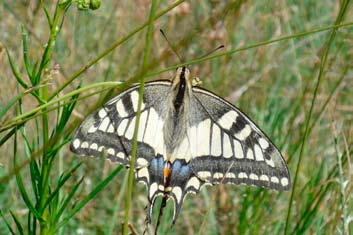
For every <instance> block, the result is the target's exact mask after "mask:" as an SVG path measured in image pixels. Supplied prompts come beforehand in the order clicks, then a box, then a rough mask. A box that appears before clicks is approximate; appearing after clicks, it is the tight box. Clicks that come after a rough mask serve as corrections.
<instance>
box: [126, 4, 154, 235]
mask: <svg viewBox="0 0 353 235" xmlns="http://www.w3.org/2000/svg"><path fill="white" fill-rule="evenodd" d="M155 12H156V0H152V4H151V10H150V15H149V19H148V28H147V34H146V47H145V53H144V57H143V64H142V70H141V75H142V76H141V79H140V88H139V100H138V106H137V114H136V123H135V129H134V136H133V144H132V153H131V159H130V168H129V178H128V185H127V193H126V202H125V217H124V226H123V234H124V235H127V234H128V226H129V215H130V207H131V200H132V188H133V182H134V170H135V159H136V152H137V135H138V126H139V123H140V115H141V105H142V98H143V90H144V87H145V76H144V74H145V73H146V68H147V66H148V61H149V57H150V52H151V44H152V32H153V22H154V20H155Z"/></svg>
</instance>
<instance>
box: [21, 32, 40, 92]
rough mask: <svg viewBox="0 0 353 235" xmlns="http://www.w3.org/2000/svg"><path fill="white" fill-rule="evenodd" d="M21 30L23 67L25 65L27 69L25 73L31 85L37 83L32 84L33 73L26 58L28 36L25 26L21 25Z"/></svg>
mask: <svg viewBox="0 0 353 235" xmlns="http://www.w3.org/2000/svg"><path fill="white" fill-rule="evenodd" d="M21 30H22V42H23V43H22V44H23V61H24V63H25V67H26V71H27V75H28V77H29V79H30V80H31V82H32V86H36V85H37V84H34V83H33V82H34V81H33V73H32V69H31V64H30V63H29V59H28V38H27V33H26V31H25V28H24V27H23V25H22V27H21Z"/></svg>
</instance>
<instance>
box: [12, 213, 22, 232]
mask: <svg viewBox="0 0 353 235" xmlns="http://www.w3.org/2000/svg"><path fill="white" fill-rule="evenodd" d="M10 214H11V216H12V218H13V220H14V221H15V224H16V227H17V230H18V232H19V234H21V235H24V232H23V227H22V225H21V222H20V221H19V220H18V218H17V216H16V215H15V214H14V213H13V212H12V211H10Z"/></svg>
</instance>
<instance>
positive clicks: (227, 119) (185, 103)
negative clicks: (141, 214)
mask: <svg viewBox="0 0 353 235" xmlns="http://www.w3.org/2000/svg"><path fill="white" fill-rule="evenodd" d="M139 87H140V86H139V85H136V86H133V87H131V88H129V89H127V90H126V91H124V92H122V93H121V94H119V95H118V96H116V97H115V98H113V99H111V100H110V101H108V102H107V103H106V104H105V105H104V106H103V107H102V108H100V109H99V110H97V111H96V112H95V113H93V114H92V115H90V116H89V117H87V118H86V119H85V120H84V122H83V123H82V124H81V126H80V127H79V128H78V129H77V131H76V133H75V134H74V136H73V140H72V142H71V146H70V148H71V151H72V152H74V153H76V154H77V155H81V156H88V155H93V156H96V157H100V156H102V155H105V156H106V157H107V159H109V160H110V161H112V162H116V163H120V164H123V165H124V166H126V167H129V165H130V158H131V152H132V143H133V134H134V128H135V122H136V113H137V109H138V100H139ZM137 143H138V145H137V154H136V162H135V169H134V170H135V176H136V179H137V181H138V182H143V183H145V185H146V186H147V191H148V196H147V197H148V202H149V204H148V206H147V223H151V217H152V209H153V205H154V203H155V200H156V197H157V196H158V195H162V196H163V200H164V204H165V201H166V200H167V199H168V198H171V199H172V200H173V202H174V214H173V224H174V223H175V221H176V219H177V217H178V215H179V213H180V210H181V207H182V204H183V201H184V199H185V196H186V195H187V194H188V193H197V192H199V191H200V189H201V187H202V186H204V185H214V184H220V183H222V184H245V185H254V186H260V187H265V188H270V189H273V190H278V191H283V190H289V189H290V187H291V180H290V175H289V171H288V167H287V165H286V163H285V161H284V159H283V157H282V155H281V153H280V151H279V150H278V149H277V148H276V146H275V145H274V144H273V143H272V142H271V140H270V139H269V138H268V137H267V136H266V135H265V134H264V133H263V132H262V131H261V130H260V129H259V128H258V127H257V125H256V124H255V123H254V122H253V121H252V120H250V118H249V117H247V116H246V115H245V114H244V113H243V112H242V111H240V110H239V109H238V108H236V107H235V106H233V105H232V104H230V103H229V102H227V101H226V100H224V99H222V98H221V97H219V96H217V95H215V94H213V93H212V92H210V91H208V90H205V89H203V88H201V87H198V86H197V85H196V86H195V85H193V83H192V79H191V78H190V71H189V69H187V68H186V67H179V68H178V69H177V71H176V76H175V77H174V79H172V81H169V80H158V81H152V82H147V83H146V84H145V87H144V92H143V97H142V106H141V115H140V122H139V125H138V135H137Z"/></svg>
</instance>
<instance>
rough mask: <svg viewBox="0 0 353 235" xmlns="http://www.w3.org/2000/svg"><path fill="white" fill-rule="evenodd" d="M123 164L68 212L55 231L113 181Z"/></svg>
mask: <svg viewBox="0 0 353 235" xmlns="http://www.w3.org/2000/svg"><path fill="white" fill-rule="evenodd" d="M122 168H123V166H121V165H120V166H118V167H116V168H115V169H114V170H113V171H112V173H110V175H109V176H107V177H106V178H105V179H104V180H103V181H102V182H101V183H100V184H98V185H97V186H96V187H95V188H94V189H93V190H92V191H91V192H90V193H89V194H88V195H87V196H86V197H85V199H83V200H82V201H81V202H80V203H78V204H77V205H76V206H75V207H74V208H73V209H72V210H71V211H70V212H68V213H67V214H66V216H65V218H64V219H63V220H62V221H60V222H59V223H57V224H56V227H55V231H57V230H58V229H59V228H60V227H62V226H63V225H65V224H66V223H67V222H69V220H70V219H71V218H72V217H73V216H75V215H76V214H77V213H78V212H79V211H80V210H81V209H82V208H83V207H84V206H85V205H87V203H89V202H90V201H91V200H92V199H93V198H94V197H95V196H96V195H97V194H98V193H99V192H100V191H102V190H103V189H104V187H105V186H106V185H107V184H108V183H109V182H110V181H112V179H113V178H114V177H115V176H116V175H117V174H118V173H119V172H120V171H121V169H122Z"/></svg>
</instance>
